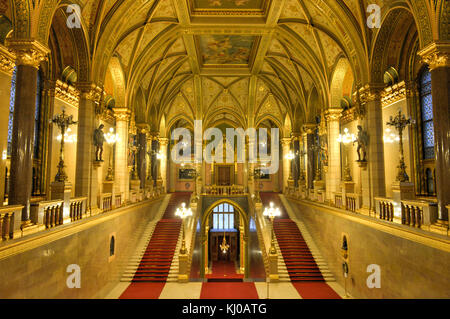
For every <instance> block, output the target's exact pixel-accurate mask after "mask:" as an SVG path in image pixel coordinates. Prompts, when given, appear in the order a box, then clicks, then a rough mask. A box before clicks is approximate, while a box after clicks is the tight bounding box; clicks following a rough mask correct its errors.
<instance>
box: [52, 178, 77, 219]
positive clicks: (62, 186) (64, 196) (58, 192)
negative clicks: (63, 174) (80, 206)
mask: <svg viewBox="0 0 450 319" xmlns="http://www.w3.org/2000/svg"><path fill="white" fill-rule="evenodd" d="M50 191H51V199H52V200H57V199H59V200H63V201H64V203H63V224H67V223H70V197H71V195H72V184H71V183H69V182H53V183H52V184H51V186H50Z"/></svg>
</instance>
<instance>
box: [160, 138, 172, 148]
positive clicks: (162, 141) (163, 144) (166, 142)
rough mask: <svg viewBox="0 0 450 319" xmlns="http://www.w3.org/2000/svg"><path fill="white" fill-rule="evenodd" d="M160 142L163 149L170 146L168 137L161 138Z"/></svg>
mask: <svg viewBox="0 0 450 319" xmlns="http://www.w3.org/2000/svg"><path fill="white" fill-rule="evenodd" d="M158 141H159V145H160V146H162V147H164V146H167V145H168V144H169V139H168V138H167V137H159V138H158Z"/></svg>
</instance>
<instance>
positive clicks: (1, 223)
mask: <svg viewBox="0 0 450 319" xmlns="http://www.w3.org/2000/svg"><path fill="white" fill-rule="evenodd" d="M22 209H23V206H21V205H11V206H3V207H0V235H1V236H0V237H1V240H8V239H13V238H16V237H18V234H19V233H20V226H21V224H22V222H21V220H22Z"/></svg>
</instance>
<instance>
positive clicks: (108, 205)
mask: <svg viewBox="0 0 450 319" xmlns="http://www.w3.org/2000/svg"><path fill="white" fill-rule="evenodd" d="M112 197H113V196H112V194H111V193H102V194H100V199H99V206H100V210H101V211H102V212H107V211H110V210H112V208H113V207H112Z"/></svg>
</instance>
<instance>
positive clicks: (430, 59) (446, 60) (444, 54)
mask: <svg viewBox="0 0 450 319" xmlns="http://www.w3.org/2000/svg"><path fill="white" fill-rule="evenodd" d="M418 54H419V56H420V57H421V58H422V60H423V62H425V63H426V64H428V65H429V67H430V70H431V71H432V70H434V69H437V68H448V67H450V42H434V43H432V44H430V45H429V46H427V47H425V48H424V49H423V50H421V51H419V53H418Z"/></svg>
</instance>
